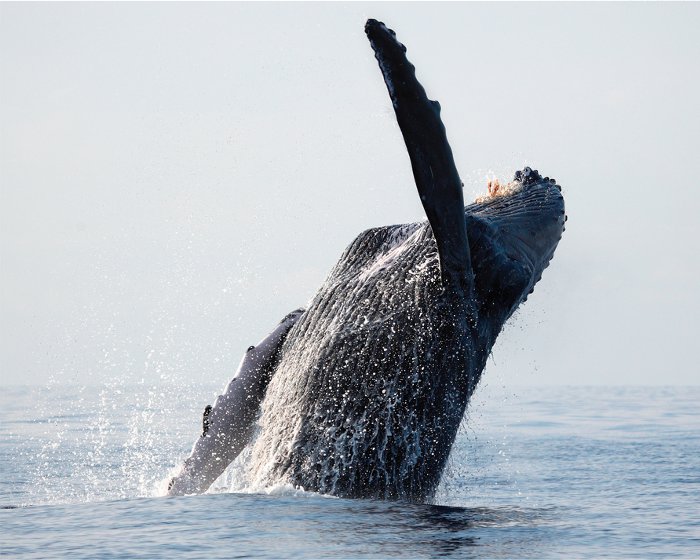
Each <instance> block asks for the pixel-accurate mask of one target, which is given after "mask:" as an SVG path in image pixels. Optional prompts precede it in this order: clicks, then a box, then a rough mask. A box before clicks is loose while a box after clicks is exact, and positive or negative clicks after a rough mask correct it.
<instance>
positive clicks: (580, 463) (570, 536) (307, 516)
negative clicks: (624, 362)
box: [0, 382, 700, 559]
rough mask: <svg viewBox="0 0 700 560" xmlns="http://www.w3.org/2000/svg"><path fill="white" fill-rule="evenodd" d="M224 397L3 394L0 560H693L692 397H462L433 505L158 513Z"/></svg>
mask: <svg viewBox="0 0 700 560" xmlns="http://www.w3.org/2000/svg"><path fill="white" fill-rule="evenodd" d="M221 389H222V387H216V386H209V387H202V386H194V385H193V386H187V387H175V386H172V385H161V386H155V385H148V384H140V385H129V386H125V385H120V384H119V383H116V382H115V383H113V384H110V385H105V386H100V387H84V386H68V387H67V386H63V385H61V384H59V383H55V382H54V383H51V384H49V385H48V386H45V387H1V388H0V556H2V558H178V557H180V558H207V559H211V558H245V557H261V558H309V557H311V558H391V557H400V558H438V557H440V558H442V557H444V558H551V557H558V558H591V557H596V558H634V557H637V558H657V557H681V558H700V387H655V388H650V387H545V388H542V387H528V388H525V387H502V386H489V385H485V386H482V387H481V388H479V390H478V391H477V393H476V395H475V396H474V398H473V399H472V403H471V405H470V408H469V411H468V414H467V416H466V417H465V421H464V423H463V427H462V430H461V431H460V433H459V435H458V438H457V441H456V443H455V446H454V448H453V450H452V456H451V459H450V465H449V468H448V471H447V472H446V473H445V476H444V477H443V482H442V484H441V487H440V490H439V492H438V495H437V497H436V499H435V503H434V504H429V505H417V504H408V503H401V502H381V501H367V500H343V499H337V498H333V497H329V496H321V495H318V494H314V493H312V492H304V491H303V490H301V489H295V488H291V487H276V488H249V487H246V484H245V477H244V472H245V461H246V459H247V458H246V457H245V456H244V457H241V458H240V459H239V460H237V461H236V463H234V465H232V467H231V468H230V469H229V470H228V471H227V472H226V473H225V474H224V475H223V477H222V478H221V479H220V480H219V481H217V483H216V484H215V486H214V488H213V489H212V490H211V491H210V493H208V494H205V495H202V496H189V497H161V496H162V493H163V486H164V482H163V481H164V480H165V479H166V478H167V476H168V474H169V473H170V472H171V471H172V469H173V468H174V467H175V466H176V465H177V464H178V462H179V460H181V459H182V458H183V457H184V456H185V455H187V453H188V452H189V450H190V448H191V445H192V443H193V442H194V440H195V438H196V437H197V435H198V433H199V431H200V429H201V425H200V422H201V413H202V410H203V409H204V406H205V405H206V404H208V403H211V402H213V400H214V398H215V397H216V395H217V393H218V391H219V390H221Z"/></svg>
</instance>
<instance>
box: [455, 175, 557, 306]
mask: <svg viewBox="0 0 700 560" xmlns="http://www.w3.org/2000/svg"><path fill="white" fill-rule="evenodd" d="M465 211H466V214H467V230H468V237H469V240H470V245H471V249H472V255H473V263H474V273H475V280H476V284H477V289H478V290H479V291H480V292H482V293H488V294H492V295H494V296H495V297H497V298H498V299H499V300H500V304H501V307H502V308H503V309H504V311H506V314H507V315H510V313H511V312H512V311H513V310H514V309H515V307H517V305H518V304H519V303H521V302H523V301H525V300H526V299H527V296H528V294H530V293H532V291H533V290H534V286H535V284H536V283H537V282H538V281H539V280H540V278H541V277H542V272H543V271H544V269H545V268H547V266H548V265H549V262H550V261H551V260H552V256H553V255H554V251H555V249H556V247H557V245H558V243H559V240H560V239H561V237H562V234H563V232H564V229H565V222H566V219H567V217H566V211H565V207H564V197H563V196H562V193H561V187H560V186H559V185H558V184H557V183H556V181H555V180H554V179H550V178H549V177H542V176H541V175H540V174H539V173H538V172H537V170H533V169H530V168H529V167H526V168H524V169H523V170H522V171H517V172H516V173H515V177H514V178H513V181H511V182H510V183H507V184H506V185H500V184H499V183H497V182H494V183H489V193H488V195H486V196H483V197H480V198H478V199H477V200H476V202H475V203H473V204H471V205H469V206H467V207H466V208H465ZM494 292H495V294H494Z"/></svg>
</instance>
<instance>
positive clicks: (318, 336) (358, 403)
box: [169, 20, 566, 502]
mask: <svg viewBox="0 0 700 560" xmlns="http://www.w3.org/2000/svg"><path fill="white" fill-rule="evenodd" d="M365 32H366V34H367V37H368V38H369V41H370V44H371V46H372V48H373V50H374V53H375V57H376V59H377V61H378V63H379V67H380V69H381V72H382V75H383V77H384V81H385V83H386V86H387V89H388V91H389V96H390V98H391V102H392V105H393V107H394V111H395V113H396V118H397V121H398V124H399V128H400V130H401V133H402V135H403V139H404V142H405V144H406V148H407V151H408V155H409V158H410V162H411V167H412V170H413V176H414V178H415V182H416V186H417V188H418V194H419V196H420V199H421V202H422V204H423V208H424V209H425V213H426V216H427V218H428V220H427V221H424V222H418V223H412V224H403V225H395V226H384V227H377V228H372V229H370V230H367V231H364V232H362V233H361V234H360V235H358V236H357V238H356V239H355V240H354V241H353V242H352V243H351V244H350V246H349V247H348V248H347V249H346V250H345V252H344V253H343V254H342V256H341V257H340V259H339V261H338V262H337V264H336V265H335V267H334V268H333V270H332V271H331V272H330V274H329V276H328V278H327V279H326V281H325V282H324V284H323V285H322V286H321V288H320V289H319V290H318V292H317V293H316V295H315V297H314V298H313V299H312V301H311V302H310V303H309V305H308V306H307V308H306V310H305V311H302V310H298V311H297V312H295V313H293V314H291V315H289V316H287V317H286V318H285V319H284V320H283V321H282V323H280V325H279V326H278V327H277V328H276V329H275V331H273V333H272V334H271V335H270V336H269V337H267V338H266V339H265V340H264V341H263V342H262V343H261V345H259V346H258V347H257V348H260V346H263V347H264V348H263V349H262V350H260V351H259V352H257V353H256V354H255V355H251V356H248V354H250V352H249V353H247V354H246V357H245V358H244V360H243V362H242V364H241V367H240V368H239V373H238V374H237V377H236V378H234V381H232V382H231V384H229V387H228V388H227V390H226V391H225V393H224V395H222V396H220V397H219V399H217V402H216V403H215V404H214V406H213V408H211V410H210V411H209V412H208V413H207V414H206V418H205V420H204V426H205V428H204V433H203V435H202V436H201V437H200V438H199V440H198V441H197V442H196V443H195V447H194V449H193V452H192V455H191V456H190V457H189V458H188V459H187V460H186V461H185V464H184V465H183V468H182V470H181V472H180V474H178V475H177V476H176V477H175V478H174V479H173V480H172V481H171V484H170V489H169V493H170V494H184V493H196V492H202V491H204V490H206V489H207V488H208V487H209V485H210V484H211V483H212V482H213V481H214V480H215V478H216V477H217V476H218V475H219V474H221V472H223V470H224V469H225V468H226V466H227V465H228V464H229V463H230V462H231V461H232V460H233V458H235V456H236V455H238V453H240V451H241V449H243V448H244V447H245V446H246V445H248V444H249V443H250V440H251V438H252V434H253V432H254V428H255V425H256V420H257V424H259V428H260V430H259V434H258V436H257V438H255V441H254V442H253V444H252V445H253V447H252V454H251V459H250V462H249V465H248V477H249V482H250V483H251V484H252V485H254V486H268V485H273V484H278V483H289V484H292V485H294V486H297V487H302V488H304V489H306V490H312V491H316V492H321V493H326V494H332V495H335V496H341V497H349V498H379V499H404V500H410V501H418V502H422V501H427V500H430V499H431V498H432V496H433V495H434V492H435V490H436V488H437V486H438V484H439V482H440V477H441V475H442V472H443V470H444V467H445V464H446V462H447V459H448V456H449V453H450V449H451V447H452V444H453V442H454V439H455V436H456V434H457V431H458V428H459V425H460V422H461V420H462V417H463V415H464V411H465V409H466V407H467V403H468V401H469V398H470V397H471V395H472V393H473V392H474V389H475V388H476V386H477V383H478V382H479V379H480V377H481V373H482V371H483V369H484V366H485V363H486V359H487V357H488V355H489V353H490V352H491V349H492V347H493V345H494V343H495V341H496V337H497V336H498V334H499V333H500V331H501V329H502V327H503V325H504V323H505V322H506V320H507V319H508V318H509V317H510V316H511V315H512V314H513V312H514V311H515V309H516V308H517V307H518V305H519V304H520V303H522V302H523V301H525V300H526V298H527V296H528V294H529V293H531V292H532V290H533V289H534V286H535V284H536V283H537V282H538V281H539V280H540V278H541V276H542V272H543V270H544V269H545V268H546V267H547V266H548V264H549V262H550V260H551V258H552V256H553V254H554V250H555V249H556V247H557V244H558V242H559V240H560V238H561V235H562V232H563V231H564V222H565V221H566V215H565V212H564V199H563V197H562V194H561V188H560V187H559V186H558V185H557V184H556V181H554V180H553V179H549V178H547V177H542V176H541V175H540V174H539V173H538V172H537V171H535V170H532V169H530V168H528V167H526V168H525V169H523V170H522V171H518V172H517V173H516V174H515V177H514V179H513V181H511V182H510V183H508V184H505V185H501V184H500V183H498V182H493V183H490V184H489V189H488V190H489V192H488V194H487V195H486V196H484V197H482V198H480V199H478V200H477V201H476V202H475V203H473V204H470V205H469V206H466V207H465V205H464V200H463V194H462V189H463V186H462V182H461V180H460V178H459V174H458V172H457V169H456V167H455V164H454V160H453V157H452V151H451V149H450V146H449V143H448V141H447V136H446V132H445V127H444V126H443V123H442V120H441V117H440V105H439V104H438V103H437V102H436V101H431V100H430V99H428V97H427V96H426V93H425V90H424V89H423V87H422V86H421V84H420V83H419V82H418V80H417V79H416V75H415V69H414V67H413V65H412V64H411V63H410V62H409V61H408V59H407V58H406V48H405V47H404V46H403V45H402V44H401V43H399V42H398V40H397V39H396V35H395V33H394V32H393V31H391V30H390V29H388V28H387V27H386V26H385V25H384V24H383V23H380V22H378V21H375V20H369V21H368V22H367V24H366V27H365ZM251 352H253V350H251ZM236 379H243V381H241V382H236Z"/></svg>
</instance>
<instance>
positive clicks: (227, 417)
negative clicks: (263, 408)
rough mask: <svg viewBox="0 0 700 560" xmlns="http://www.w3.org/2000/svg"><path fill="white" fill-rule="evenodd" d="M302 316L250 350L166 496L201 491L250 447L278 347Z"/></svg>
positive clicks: (296, 314) (292, 317)
mask: <svg viewBox="0 0 700 560" xmlns="http://www.w3.org/2000/svg"><path fill="white" fill-rule="evenodd" d="M302 314H303V309H297V310H296V311H293V312H292V313H290V314H289V315H287V316H286V317H284V319H282V321H281V322H280V323H279V325H277V328H275V330H274V331H272V332H271V333H270V334H269V335H268V336H267V337H265V338H264V339H263V340H261V341H260V343H259V344H258V345H257V346H251V347H249V348H248V350H247V352H246V353H245V356H243V359H242V360H241V364H240V366H238V370H237V371H236V374H235V375H234V377H233V379H232V380H231V382H230V383H229V384H228V386H227V387H226V389H225V390H224V393H223V395H219V397H218V398H217V399H216V402H215V403H214V406H211V405H207V407H206V408H205V409H204V414H203V417H202V435H201V436H200V438H199V439H198V440H197V441H196V442H195V444H194V447H193V448H192V453H191V454H190V456H189V457H188V458H187V459H186V460H185V463H184V465H183V466H182V470H181V472H180V473H179V474H178V475H177V476H176V477H174V478H173V479H172V480H171V481H170V482H169V484H168V494H170V495H182V494H199V493H202V492H205V491H206V490H207V488H209V486H211V484H212V483H213V482H214V481H215V480H216V479H217V478H218V477H219V476H220V475H221V473H223V472H224V471H225V470H226V467H228V466H229V465H230V464H231V462H232V461H233V460H234V459H235V458H236V457H238V455H239V454H240V452H241V451H243V449H244V448H245V446H246V445H248V444H249V443H250V440H251V438H252V437H253V433H254V431H255V421H256V420H257V417H258V414H259V411H260V403H261V402H262V400H263V398H264V397H265V392H266V390H267V385H268V383H269V382H270V378H271V377H272V374H273V372H274V370H275V368H276V367H277V362H278V361H279V358H280V350H281V348H282V344H284V341H285V340H286V338H287V335H288V334H289V331H290V330H291V328H292V327H293V326H294V325H295V324H296V322H297V321H298V320H299V318H300V317H301V315H302Z"/></svg>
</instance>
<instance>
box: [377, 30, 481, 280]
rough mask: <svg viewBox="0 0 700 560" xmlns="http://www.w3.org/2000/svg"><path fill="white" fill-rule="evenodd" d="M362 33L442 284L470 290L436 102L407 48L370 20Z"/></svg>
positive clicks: (453, 174) (462, 226) (460, 213)
mask: <svg viewBox="0 0 700 560" xmlns="http://www.w3.org/2000/svg"><path fill="white" fill-rule="evenodd" d="M365 33H366V34H367V37H368V39H369V41H370V44H371V45H372V49H373V50H374V55H375V57H376V59H377V61H378V62H379V68H380V69H381V71H382V74H383V76H384V82H385V83H386V86H387V89H388V90H389V96H390V97H391V102H392V104H393V106H394V111H395V113H396V120H397V121H398V123H399V128H400V129H401V134H402V135H403V138H404V141H405V143H406V148H407V149H408V155H409V157H410V159H411V167H412V168H413V176H414V178H415V181H416V186H417V187H418V193H419V195H420V199H421V202H422V204H423V208H424V209H425V213H426V215H427V217H428V221H429V222H430V226H431V228H432V230H433V235H434V237H435V241H436V243H437V247H438V254H439V256H440V270H441V272H442V279H443V282H444V283H446V284H453V283H454V282H455V281H457V282H459V283H460V284H465V283H466V284H467V285H468V286H471V285H472V283H473V274H472V266H471V258H470V251H469V243H468V240H467V227H466V218H465V214H464V196H463V194H462V181H461V180H460V178H459V174H458V173H457V168H456V167H455V162H454V158H453V157H452V149H451V148H450V145H449V143H448V142H447V134H446V132H445V126H444V125H443V123H442V120H441V118H440V104H439V103H438V102H437V101H431V100H430V99H428V97H427V95H426V93H425V89H423V86H422V85H421V84H420V82H419V81H418V80H417V79H416V71H415V67H414V66H413V64H411V63H410V62H409V61H408V59H407V58H406V47H404V46H403V45H402V44H401V43H399V42H398V41H397V40H396V34H395V33H394V32H393V31H392V30H391V29H388V28H387V27H386V26H385V25H384V24H383V23H381V22H378V21H377V20H374V19H370V20H368V21H367V24H366V25H365Z"/></svg>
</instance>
